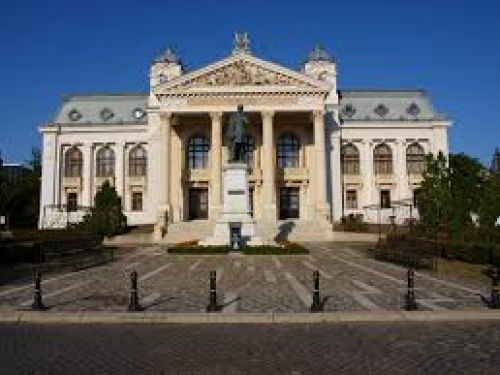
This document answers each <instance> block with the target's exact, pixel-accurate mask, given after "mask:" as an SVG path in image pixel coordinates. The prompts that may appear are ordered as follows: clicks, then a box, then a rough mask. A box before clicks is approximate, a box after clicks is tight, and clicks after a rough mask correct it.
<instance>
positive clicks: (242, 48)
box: [233, 32, 250, 55]
mask: <svg viewBox="0 0 500 375" xmlns="http://www.w3.org/2000/svg"><path fill="white" fill-rule="evenodd" d="M236 53H250V38H248V33H246V32H240V33H234V48H233V55H234V54H236Z"/></svg>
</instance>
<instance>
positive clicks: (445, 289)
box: [0, 243, 489, 313]
mask: <svg viewBox="0 0 500 375" xmlns="http://www.w3.org/2000/svg"><path fill="white" fill-rule="evenodd" d="M306 246H307V247H308V248H309V249H310V254H309V255H290V256H266V255H254V256H243V255H241V256H231V255H203V256H186V255H177V254H168V253H167V252H166V251H165V250H164V249H162V248H161V247H158V246H150V247H138V248H135V249H131V250H127V251H123V252H121V253H118V254H117V256H116V257H115V258H116V259H115V260H114V261H113V262H110V263H107V264H105V265H100V266H96V267H93V268H89V269H86V270H82V271H77V272H63V273H58V274H57V273H56V274H49V275H44V280H43V283H42V290H43V295H44V303H45V304H46V305H47V306H49V307H50V311H55V312H75V311H104V312H123V311H124V310H125V309H126V307H127V305H128V301H129V284H130V279H129V275H130V272H131V271H132V270H136V271H137V272H138V275H139V296H140V301H141V303H142V304H143V305H144V307H145V308H146V311H148V312H167V313H168V312H170V313H176V312H189V313H200V312H204V311H205V309H206V306H207V304H208V285H209V272H210V271H211V270H216V271H217V291H218V301H219V304H221V305H222V308H223V311H225V312H235V313H304V312H308V311H309V307H310V303H311V296H312V272H313V270H315V269H318V270H319V271H320V289H321V295H322V298H324V306H325V311H327V312H332V311H336V312H367V311H368V312H381V311H382V312H384V311H399V310H401V308H402V306H403V295H404V292H405V288H406V279H405V278H406V270H405V269H404V268H402V267H399V266H397V265H394V264H389V263H384V262H380V261H376V260H373V259H371V258H368V257H367V256H366V255H365V254H364V253H363V252H361V251H358V250H353V249H350V248H349V246H348V244H344V243H340V244H339V243H308V244H306ZM415 283H416V285H415V286H416V296H417V302H418V303H419V308H420V309H421V310H423V311H426V310H427V311H445V312H446V311H450V310H460V311H468V310H469V311H481V310H486V308H485V307H484V306H483V304H482V302H481V300H480V296H479V295H480V294H482V295H488V293H489V285H477V284H472V283H470V282H457V281H456V280H450V279H445V278H443V277H442V276H440V275H437V274H434V273H432V272H424V271H419V272H416V279H415ZM32 289H33V287H32V285H31V283H30V281H29V280H27V279H25V278H24V279H19V280H15V281H13V282H12V283H10V284H4V285H2V286H1V287H0V312H2V311H17V310H19V309H24V310H25V309H27V308H29V305H30V301H31V299H32V293H33V290H32Z"/></svg>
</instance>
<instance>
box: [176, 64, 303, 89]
mask: <svg viewBox="0 0 500 375" xmlns="http://www.w3.org/2000/svg"><path fill="white" fill-rule="evenodd" d="M244 85H279V86H304V85H307V86H308V87H313V86H312V85H311V84H309V83H305V82H304V81H301V80H299V79H296V78H293V77H290V76H288V75H285V74H283V73H280V72H275V71H271V70H269V69H265V68H263V67H261V66H258V65H256V64H252V63H250V62H248V61H244V60H238V61H235V62H234V63H232V64H231V65H228V66H224V67H221V68H219V69H216V70H213V71H211V72H209V73H206V74H204V75H201V76H198V77H195V78H193V79H192V80H189V81H186V82H183V83H182V84H180V85H179V86H177V87H176V88H187V87H207V86H208V87H210V86H244Z"/></svg>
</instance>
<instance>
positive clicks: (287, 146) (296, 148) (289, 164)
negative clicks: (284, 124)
mask: <svg viewBox="0 0 500 375" xmlns="http://www.w3.org/2000/svg"><path fill="white" fill-rule="evenodd" d="M276 153H277V159H278V167H279V168H297V167H299V166H300V141H299V139H298V138H297V137H296V136H295V135H293V134H291V133H286V134H283V135H282V136H281V137H279V139H278V144H277V149H276Z"/></svg>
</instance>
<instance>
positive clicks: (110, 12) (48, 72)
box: [0, 0, 500, 164]
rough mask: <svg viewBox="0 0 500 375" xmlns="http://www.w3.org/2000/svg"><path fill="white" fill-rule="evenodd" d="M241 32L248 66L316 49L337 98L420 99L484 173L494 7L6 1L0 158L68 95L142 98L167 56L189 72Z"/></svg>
mask: <svg viewBox="0 0 500 375" xmlns="http://www.w3.org/2000/svg"><path fill="white" fill-rule="evenodd" d="M238 30H246V31H248V32H249V35H250V38H251V41H252V49H253V51H254V53H255V54H256V55H258V56H259V57H262V58H264V59H268V60H271V61H275V62H278V63H281V64H283V65H286V66H288V67H292V68H297V67H298V65H299V63H300V62H301V61H302V60H303V59H304V58H305V56H306V55H307V53H308V51H309V50H310V49H311V48H312V47H313V46H314V45H315V44H317V43H321V44H323V45H324V46H325V47H326V48H327V49H328V50H329V51H330V52H331V53H333V54H334V56H335V57H336V59H337V62H338V70H339V88H341V89H342V88H407V87H418V88H424V89H427V90H429V92H430V94H431V97H432V99H433V103H434V105H435V107H436V108H437V109H438V110H440V111H441V112H444V113H446V114H448V115H449V116H450V117H451V118H452V119H453V120H454V125H453V127H452V128H451V129H450V146H451V150H452V151H453V152H462V151H463V152H466V153H468V154H471V155H473V156H475V157H477V158H479V159H480V160H481V161H482V162H484V163H488V164H489V162H490V160H491V156H492V154H493V151H494V148H495V147H497V146H500V115H499V112H498V110H499V109H500V1H499V0H480V1H478V0H476V1H465V0H454V1H451V0H433V1H428V0H419V1H382V0H378V1H371V0H366V1H354V0H353V1H333V0H330V1H313V0H311V1H303V0H301V1H293V0H288V1H271V0H267V1H260V0H251V1H226V0H220V1H217V0H212V1H194V0H190V1H166V0H163V1H147V0H142V1H126V0H121V1H105V0H102V1H91V0H85V1H83V0H82V1H69V0H66V1H51V0H44V1H41V0H31V1H4V2H3V3H2V7H0V75H1V81H0V109H1V112H0V113H1V115H2V117H1V119H0V124H1V125H0V126H1V137H0V150H2V153H3V155H4V158H5V159H6V161H23V160H25V159H26V158H27V157H28V156H29V150H30V148H31V147H32V146H34V145H39V144H40V137H39V134H38V130H37V128H38V126H39V125H40V123H42V122H44V121H46V120H48V119H49V118H50V116H51V115H52V114H53V113H54V112H55V111H56V109H57V107H58V104H59V102H60V99H61V96H62V95H63V94H65V93H70V92H99V91H104V92H115V91H127V92H134V91H147V89H148V69H149V63H150V61H151V60H152V59H153V58H154V57H155V56H156V54H157V53H158V52H159V51H161V50H162V49H163V48H164V47H165V46H167V45H173V46H174V47H175V48H176V49H177V51H178V53H179V54H180V56H181V58H182V59H183V61H184V62H185V63H186V64H187V67H188V68H189V69H194V68H197V67H200V66H202V65H204V64H207V63H210V62H212V61H215V60H217V59H220V58H222V57H224V56H226V55H227V54H229V53H230V51H231V48H232V37H233V32H234V31H238Z"/></svg>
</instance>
